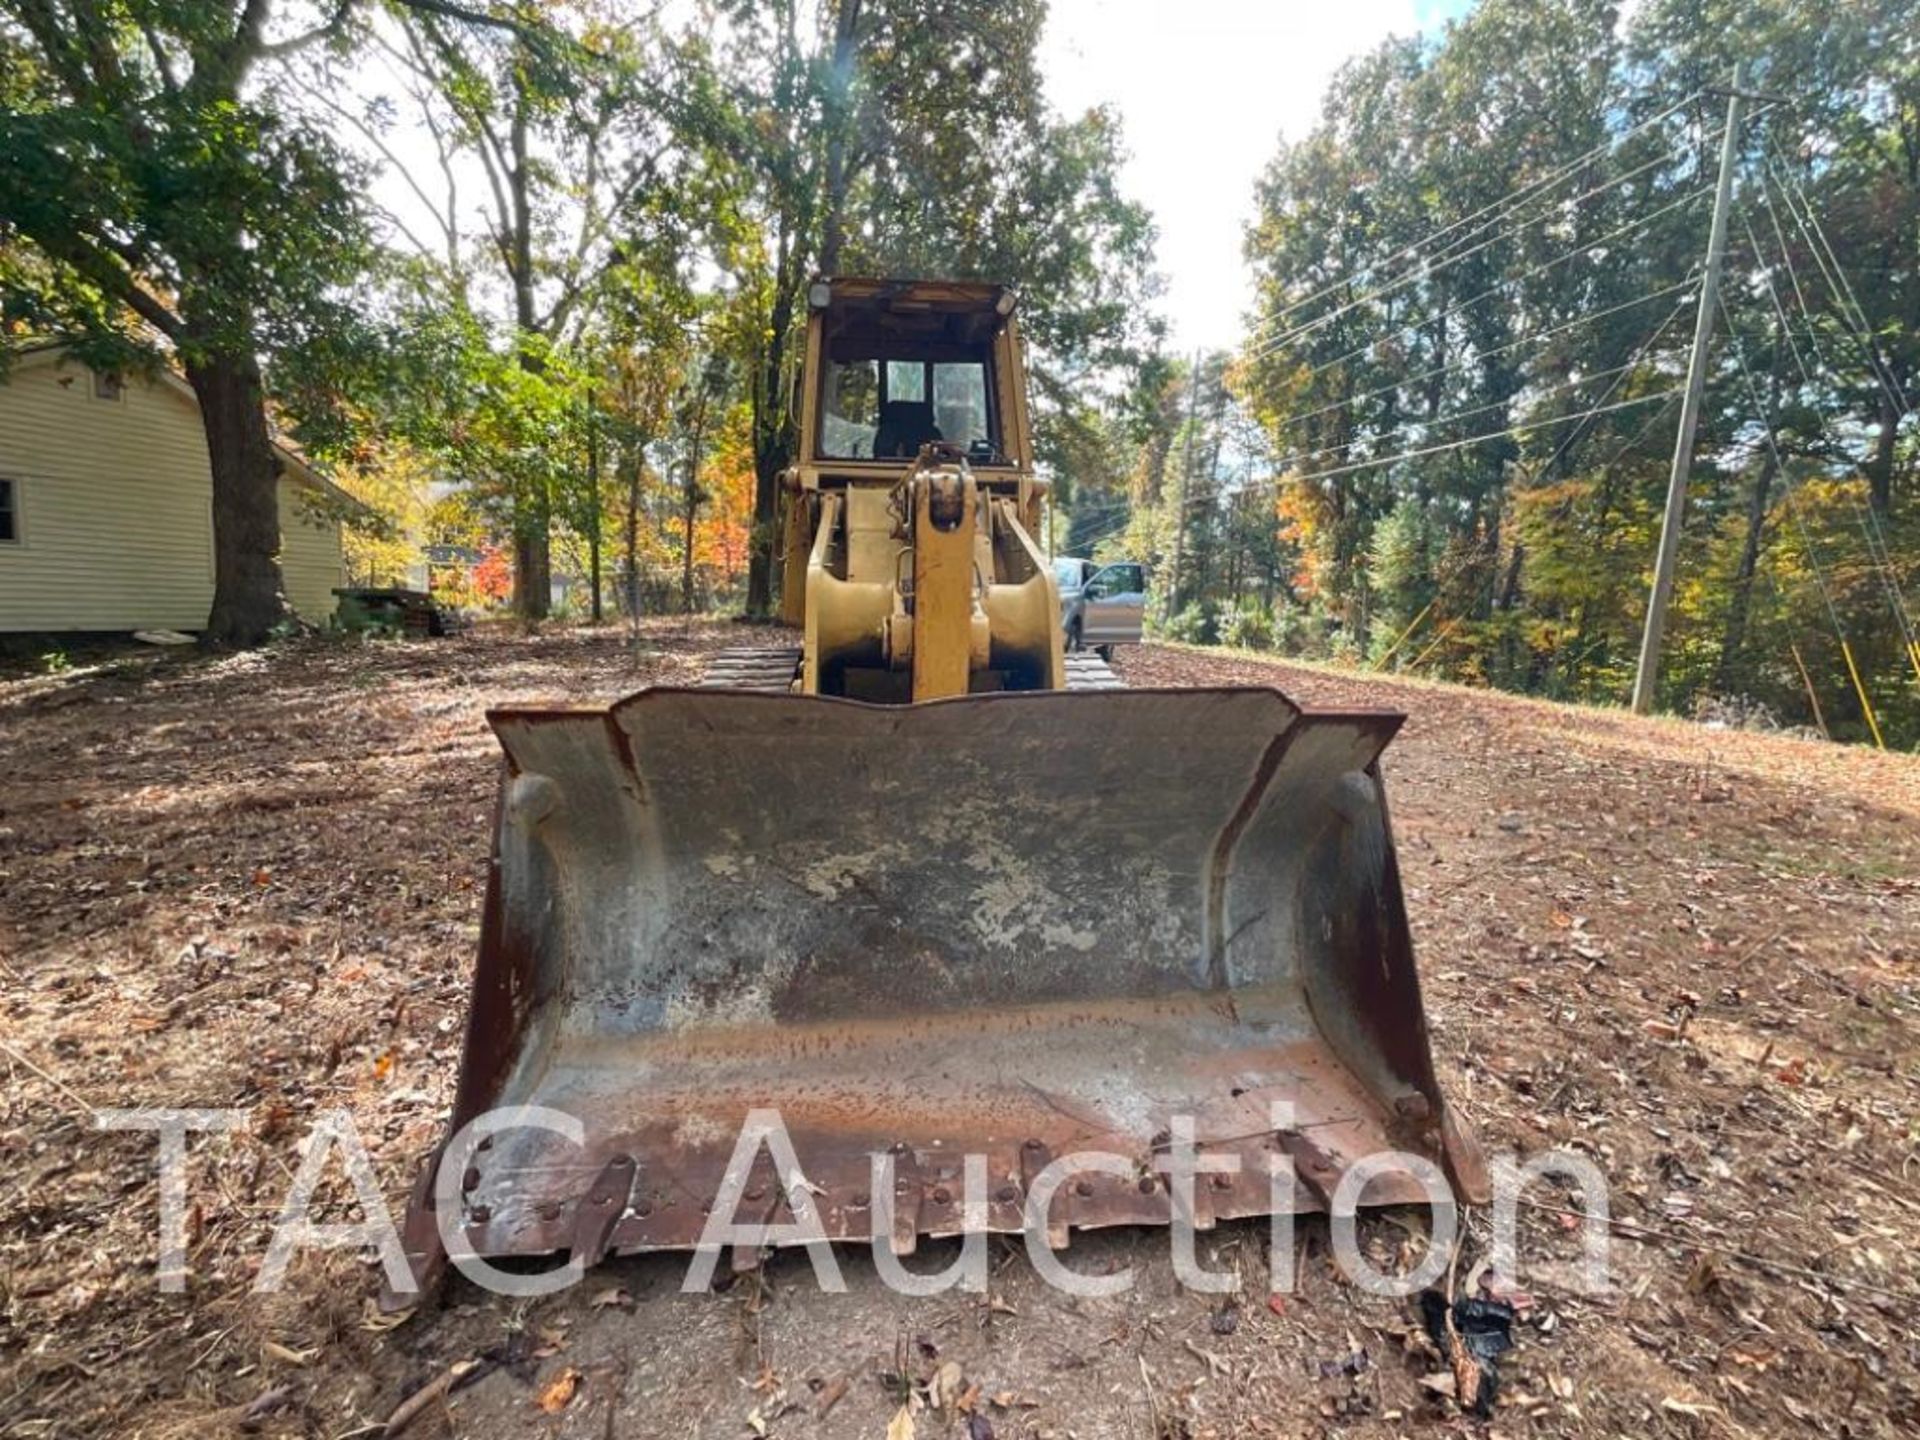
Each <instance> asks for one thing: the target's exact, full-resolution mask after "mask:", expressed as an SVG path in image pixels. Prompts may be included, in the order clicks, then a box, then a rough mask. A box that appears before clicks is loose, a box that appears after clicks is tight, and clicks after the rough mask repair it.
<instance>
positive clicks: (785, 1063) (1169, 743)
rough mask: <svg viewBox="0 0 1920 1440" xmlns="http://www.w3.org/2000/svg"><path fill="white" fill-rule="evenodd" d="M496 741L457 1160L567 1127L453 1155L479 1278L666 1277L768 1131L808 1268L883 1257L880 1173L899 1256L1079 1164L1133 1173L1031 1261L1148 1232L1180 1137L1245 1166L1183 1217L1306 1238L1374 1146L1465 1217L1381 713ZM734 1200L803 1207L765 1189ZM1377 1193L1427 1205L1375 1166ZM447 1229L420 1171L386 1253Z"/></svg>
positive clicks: (919, 717)
mask: <svg viewBox="0 0 1920 1440" xmlns="http://www.w3.org/2000/svg"><path fill="white" fill-rule="evenodd" d="M490 718H491V720H492V723H493V726H494V729H495V730H496V731H497V733H498V735H499V737H500V740H501V743H502V744H503V746H504V747H505V749H506V753H507V765H506V769H505V772H504V776H503V781H502V789H501V803H500V807H499V814H498V820H497V831H496V842H495V845H496V848H495V858H494V865H493V869H492V874H491V877H490V881H489V885H488V892H487V900H486V914H485V922H484V931H483V938H482V941H481V951H480V958H479V965H478V969H477V972H476V974H475V977H474V991H473V1002H472V1010H471V1014H470V1020H469V1029H468V1034H467V1040H466V1049H465V1054H464V1056H463V1059H462V1063H461V1074H460V1077H459V1082H458V1090H457V1097H456V1102H455V1109H454V1114H453V1117H452V1122H451V1125H450V1128H449V1134H450V1135H451V1134H453V1133H455V1132H457V1131H458V1130H459V1129H460V1127H462V1126H463V1125H465V1124H466V1123H467V1122H468V1121H469V1120H470V1119H472V1118H473V1117H475V1116H477V1115H480V1114H481V1113H482V1112H485V1111H489V1110H491V1109H495V1108H497V1107H508V1106H519V1105H539V1106H546V1107H550V1108H551V1109H553V1110H557V1111H560V1112H563V1113H564V1114H566V1115H569V1116H571V1117H574V1118H576V1119H577V1120H578V1121H579V1122H580V1124H581V1127H582V1134H583V1137H584V1139H583V1143H582V1144H580V1145H578V1146H576V1145H575V1144H573V1143H572V1142H571V1141H569V1140H567V1139H565V1138H562V1137H560V1136H558V1135H555V1134H551V1133H548V1132H546V1131H543V1130H538V1129H510V1130H507V1131H503V1132H502V1133H500V1134H499V1135H497V1136H495V1137H494V1139H493V1141H492V1142H491V1143H490V1144H488V1145H487V1146H486V1148H483V1149H481V1150H479V1151H478V1152H476V1153H474V1154H473V1156H472V1159H471V1167H470V1168H467V1169H465V1170H464V1173H463V1175H462V1178H461V1190H460V1194H459V1201H458V1203H459V1206H460V1209H461V1213H460V1215H459V1216H458V1217H457V1218H456V1217H450V1223H452V1224H454V1225H456V1226H457V1228H458V1229H459V1231H460V1232H461V1233H462V1234H464V1236H465V1241H466V1243H468V1244H470V1245H471V1246H472V1248H473V1250H474V1251H475V1252H476V1253H477V1254H479V1255H480V1256H483V1257H484V1256H506V1255H532V1254H547V1253H555V1252H567V1251H571V1252H572V1253H573V1254H574V1256H575V1257H576V1258H579V1259H581V1260H582V1261H583V1262H585V1263H592V1262H594V1261H597V1260H598V1259H600V1258H601V1257H602V1256H603V1255H605V1254H607V1253H609V1252H616V1251H617V1252H622V1253H626V1252H636V1251H646V1250H654V1249H663V1248H687V1247H692V1246H693V1245H694V1244H695V1242H696V1241H697V1240H699V1238H700V1236H701V1233H702V1227H703V1224H704V1222H705V1220H706V1213H705V1212H706V1210H707V1209H708V1208H710V1206H711V1202H712V1200H713V1197H714V1196H715V1195H716V1194H717V1193H718V1192H719V1190H720V1185H721V1179H722V1175H723V1172H724V1171H725V1170H726V1167H727V1165H728V1162H729V1159H730V1157H731V1155H732V1153H733V1148H734V1144H735V1141H736V1137H737V1135H738V1133H739V1132H740V1130H741V1127H742V1123H743V1120H744V1119H745V1117H746V1116H747V1114H748V1112H749V1111H750V1110H756V1109H762V1108H766V1107H772V1108H775V1109H777V1110H778V1111H779V1114H780V1118H781V1121H782V1123H783V1124H784V1126H785V1129H786V1131H787V1133H788V1134H789V1135H790V1137H791V1139H792V1142H793V1145H794V1150H795V1153H796V1155H797V1157H798V1160H799V1162H800V1166H801V1168H802V1170H803V1171H804V1173H805V1176H806V1180H807V1182H808V1184H807V1188H808V1189H809V1190H810V1191H811V1193H812V1194H813V1195H814V1197H815V1204H816V1206H817V1211H818V1214H819V1216H820V1219H821V1223H822V1225H823V1226H824V1229H825V1232H826V1234H827V1235H828V1237H829V1238H832V1239H836V1240H849V1241H855V1242H866V1241H868V1240H870V1239H871V1238H873V1230H874V1228H875V1222H874V1218H873V1217H874V1208H873V1205H872V1196H871V1194H870V1190H871V1186H872V1170H871V1164H870V1156H872V1155H873V1154H875V1153H877V1152H891V1153H892V1154H893V1155H895V1156H896V1157H898V1162H899V1169H898V1172H897V1173H898V1176H899V1177H900V1178H899V1192H900V1195H901V1196H902V1197H903V1198H902V1199H901V1200H900V1201H899V1202H898V1208H897V1210H896V1216H895V1223H894V1225H893V1226H892V1227H890V1232H891V1233H889V1234H888V1235H886V1236H883V1237H882V1238H883V1239H884V1240H885V1241H886V1242H887V1243H889V1244H891V1245H893V1247H894V1248H895V1249H896V1250H906V1249H911V1248H912V1244H913V1240H914V1236H915V1235H916V1234H930V1235H939V1234H952V1233H956V1232H958V1231H959V1230H960V1229H961V1228H962V1226H963V1220H964V1218H965V1217H964V1215H963V1211H962V1207H961V1200H962V1196H961V1194H960V1190H959V1185H958V1183H957V1180H956V1177H957V1176H959V1175H960V1174H961V1159H962V1157H963V1156H967V1155H984V1156H986V1157H987V1161H988V1167H989V1168H988V1174H989V1177H990V1183H989V1195H990V1199H991V1204H990V1206H989V1208H988V1211H987V1214H986V1225H985V1228H987V1229H991V1230H1003V1231H1018V1230H1021V1229H1022V1228H1024V1227H1023V1204H1024V1200H1025V1193H1026V1187H1027V1186H1028V1185H1029V1184H1030V1183H1031V1182H1032V1180H1033V1179H1034V1176H1035V1173H1036V1170H1037V1169H1039V1168H1040V1167H1042V1166H1044V1165H1045V1164H1046V1163H1047V1162H1048V1161H1049V1160H1051V1159H1052V1158H1054V1157H1060V1156H1064V1155H1067V1154H1069V1153H1072V1152H1085V1151H1106V1152H1111V1153H1117V1154H1119V1155H1121V1156H1123V1157H1126V1159H1127V1160H1128V1162H1129V1164H1130V1165H1132V1166H1133V1167H1135V1168H1134V1171H1133V1173H1131V1174H1129V1175H1124V1176H1123V1175H1116V1174H1111V1173H1106V1172H1097V1173H1089V1174H1086V1175H1085V1176H1084V1177H1083V1178H1082V1179H1081V1180H1080V1181H1078V1182H1076V1183H1074V1184H1071V1185H1067V1186H1065V1187H1063V1188H1061V1189H1060V1190H1059V1191H1058V1193H1057V1195H1056V1197H1055V1199H1054V1202H1053V1204H1052V1207H1051V1209H1050V1211H1048V1213H1047V1215H1046V1216H1045V1224H1046V1228H1047V1232H1048V1237H1049V1239H1050V1240H1051V1241H1052V1242H1053V1243H1055V1244H1064V1243H1066V1242H1067V1238H1068V1235H1069V1232H1070V1231H1071V1230H1072V1229H1073V1228H1076V1227H1081V1228H1085V1227H1096V1226H1108V1225H1126V1224H1164V1223H1166V1222H1167V1221H1168V1219H1169V1216H1170V1201H1169V1194H1168V1189H1167V1186H1166V1184H1165V1183H1164V1180H1163V1179H1161V1178H1159V1177H1158V1175H1157V1170H1158V1168H1159V1165H1160V1161H1161V1159H1162V1158H1163V1156H1164V1155H1165V1153H1166V1149H1167V1145H1168V1136H1169V1132H1170V1129H1171V1127H1172V1126H1173V1125H1174V1123H1175V1119H1176V1117H1179V1116H1190V1117H1192V1121H1193V1126H1194V1131H1193V1133H1194V1134H1195V1136H1196V1137H1197V1140H1198V1143H1199V1147H1200V1150H1201V1153H1202V1154H1203V1155H1208V1156H1211V1155H1214V1154H1218V1153H1231V1154H1235V1155H1237V1156H1239V1157H1240V1158H1241V1160H1242V1162H1243V1167H1244V1168H1243V1171H1242V1174H1241V1175H1240V1176H1238V1177H1234V1176H1226V1177H1221V1179H1222V1180H1224V1181H1225V1183H1224V1184H1222V1183H1220V1182H1219V1181H1215V1182H1213V1183H1209V1182H1208V1181H1207V1180H1206V1179H1204V1178H1203V1179H1202V1182H1201V1184H1202V1189H1201V1190H1200V1192H1199V1200H1198V1202H1197V1212H1198V1213H1197V1215H1196V1218H1197V1220H1198V1221H1199V1223H1200V1224H1201V1225H1202V1226H1204V1225H1206V1224H1208V1223H1210V1222H1211V1221H1213V1220H1217V1219H1226V1218H1233V1217H1238V1216H1246V1215H1256V1214H1263V1213H1267V1212H1269V1211H1271V1210H1273V1209H1275V1208H1276V1207H1284V1208H1289V1209H1293V1210H1299V1211H1309V1210H1320V1209H1325V1208H1327V1205H1328V1201H1329V1197H1330V1195H1331V1194H1332V1193H1333V1192H1334V1190H1335V1188H1336V1187H1337V1185H1338V1182H1339V1179H1340V1176H1341V1174H1342V1173H1343V1172H1344V1170H1345V1169H1346V1168H1347V1167H1348V1166H1350V1165H1351V1164H1353V1163H1354V1162H1355V1161H1356V1160H1358V1159H1359V1158H1360V1157H1363V1156H1366V1155H1369V1154H1372V1153H1374V1152H1378V1151H1388V1150H1392V1151H1402V1152H1412V1153H1414V1154H1417V1155H1419V1156H1421V1157H1423V1158H1425V1159H1428V1160H1431V1161H1433V1162H1436V1163H1437V1164H1439V1165H1440V1166H1441V1167H1443V1169H1444V1170H1445V1171H1446V1172H1447V1173H1448V1176H1449V1178H1450V1179H1451V1180H1452V1182H1453V1185H1454V1190H1455V1193H1456V1194H1458V1195H1460V1196H1461V1198H1463V1199H1467V1200H1470V1201H1483V1200H1484V1199H1485V1191H1486V1176H1485V1170H1484V1165H1483V1164H1482V1163H1481V1161H1480V1160H1479V1158H1478V1155H1477V1151H1476V1149H1475V1147H1474V1144H1473V1142H1472V1140H1471V1138H1470V1136H1469V1134H1468V1132H1467V1131H1466V1129H1465V1128H1464V1127H1463V1126H1461V1125H1460V1124H1458V1123H1456V1121H1455V1119H1454V1117H1453V1115H1452V1114H1451V1112H1449V1110H1448V1108H1447V1106H1446V1103H1445V1101H1444V1099H1443V1097H1442V1096H1441V1094H1440V1091H1439V1088H1438V1085H1437V1084H1436V1081H1435V1078H1434V1070H1433V1062H1432V1057H1431V1054H1430V1051H1429V1047H1428V1040H1427V1029H1426V1023H1425V1019H1424V1015H1423V1012H1422V1009H1421V1002H1420V991H1419V986H1418V983H1417V980H1416V977H1415V974H1414V966H1413V957H1412V951H1411V948H1410V943H1409V936H1408V930H1407V920H1406V914H1405V910H1404V907H1403V904H1402V900H1401V891H1400V881H1399V876H1398V872H1397V869H1396V864H1395V858H1394V850H1393V843H1392V839H1391V833H1390V830H1389V828H1388V822H1387V813H1386V807H1385V803H1384V798H1383V796H1382V793H1381V787H1380V771H1379V766H1378V761H1379V757H1380V753H1381V750H1382V749H1383V747H1384V746H1385V745H1386V744H1387V741H1388V740H1389V738H1390V737H1391V736H1392V735H1393V733H1394V732H1395V730H1396V729H1397V728H1398V727H1399V724H1400V720H1401V718H1402V717H1400V716H1398V715H1396V714H1392V713H1389V712H1384V711H1369V710H1351V711H1349V710H1341V711H1322V710H1303V709H1301V708H1300V707H1298V706H1296V705H1294V704H1292V703H1291V702H1290V701H1288V700H1287V699H1286V698H1285V697H1284V696H1282V695H1281V694H1279V693H1278V692H1277V691H1273V690H1269V689H1253V688H1247V689H1215V690H1177V691H1174V690H1113V691H1102V692H1091V693H1075V692H1062V691H1053V692H1036V693H1028V694H998V695H978V696H965V697H959V698H954V699H949V700H940V701H935V702H932V703H928V704H921V705H910V706H899V705H894V706H880V705H867V704H861V703H858V702H854V701H848V700H842V699H833V698H821V697H815V696H804V695H770V694H755V693H745V692H728V691H722V690H697V691H696V690H678V689H651V690H645V691H642V692H640V693H639V694H636V695H634V696H632V697H630V698H628V699H626V700H623V701H621V702H619V703H617V704H615V705H612V706H611V707H607V708H593V709H577V708H576V709H546V708H509V709H503V710H497V711H495V712H493V713H492V715H491V717H490ZM1276 1101H1285V1102H1288V1103H1289V1104H1290V1105H1291V1106H1292V1107H1293V1108H1292V1114H1291V1118H1290V1123H1287V1124H1285V1125H1282V1126H1279V1127H1276V1125H1275V1122H1274V1118H1273V1116H1274V1112H1273V1109H1272V1106H1273V1104H1274V1102H1276ZM761 1159H762V1161H766V1159H767V1157H766V1155H765V1154H764V1153H763V1154H762V1156H761ZM1269 1173H1274V1174H1278V1175H1280V1176H1281V1177H1282V1179H1281V1180H1279V1181H1275V1182H1274V1183H1272V1184H1271V1185H1270V1184H1269V1182H1268V1180H1267V1179H1266V1178H1265V1177H1266V1176H1267V1175H1268V1174H1269ZM441 1193H442V1194H443V1195H444V1194H446V1193H447V1192H446V1191H442V1192H441ZM745 1195H746V1199H747V1200H748V1201H749V1202H752V1204H759V1205H761V1206H762V1207H763V1209H764V1214H765V1218H766V1221H767V1223H775V1222H776V1221H777V1220H778V1219H779V1218H780V1217H788V1218H790V1216H789V1211H788V1209H786V1208H784V1206H785V1201H784V1200H783V1197H782V1191H781V1187H780V1186H779V1185H778V1184H770V1185H764V1186H761V1187H759V1188H755V1187H752V1186H749V1187H748V1188H747V1189H746V1191H745ZM1364 1198H1365V1203H1367V1204H1385V1203H1397V1202H1402V1201H1418V1200H1422V1199H1424V1198H1425V1197H1424V1192H1422V1191H1420V1190H1418V1189H1416V1188H1415V1185H1414V1182H1413V1179H1412V1177H1411V1175H1410V1174H1408V1173H1407V1172H1406V1171H1405V1170H1404V1169H1401V1168H1392V1167H1390V1168H1388V1169H1387V1170H1386V1171H1384V1172H1383V1173H1382V1174H1380V1175H1378V1176H1376V1177H1375V1178H1374V1179H1373V1180H1372V1181H1371V1182H1370V1183H1369V1185H1368V1186H1367V1188H1366V1191H1365V1197H1364ZM442 1203H445V1202H444V1201H443V1202H442ZM434 1204H435V1201H434V1196H433V1193H432V1191H431V1189H430V1187H429V1186H427V1185H426V1184H424V1183H423V1185H422V1187H421V1188H420V1190H419V1191H417V1192H416V1195H415V1198H414V1201H413V1204H412V1206H411V1209H410V1213H409V1220H408V1225H407V1228H406V1231H405V1237H406V1245H407V1248H408V1250H409V1254H410V1257H411V1259H412V1260H413V1262H414V1264H415V1267H416V1270H417V1271H420V1272H422V1273H424V1272H426V1271H427V1270H429V1269H430V1268H432V1267H434V1266H436V1265H437V1264H438V1262H439V1260H440V1259H441V1258H442V1257H441V1256H440V1254H439V1253H438V1247H437V1246H436V1244H435V1241H434V1239H433V1234H434V1229H435V1226H434V1220H435V1215H434ZM748 1208H751V1206H749V1207H748ZM741 1214H742V1217H743V1218H750V1219H754V1220H756V1221H757V1220H759V1219H761V1216H760V1215H758V1214H756V1215H753V1216H748V1215H747V1214H746V1211H744V1210H743V1211H742V1212H741ZM976 1219H977V1216H976ZM973 1228H980V1227H979V1226H978V1225H977V1224H976V1225H975V1226H974V1227H973ZM742 1263H750V1262H742Z"/></svg>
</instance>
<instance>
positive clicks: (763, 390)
mask: <svg viewBox="0 0 1920 1440" xmlns="http://www.w3.org/2000/svg"><path fill="white" fill-rule="evenodd" d="M786 238H787V237H784V236H783V237H782V239H783V240H785V239H786ZM796 268H797V266H796V262H795V260H794V259H793V257H792V255H791V252H788V254H787V256H786V258H785V259H783V261H782V264H781V265H780V268H779V270H778V271H777V272H776V276H775V282H774V283H775V291H774V298H773V313H772V315H771V316H769V318H768V326H767V328H768V330H769V332H770V335H769V338H768V340H767V353H766V357H765V363H764V365H763V366H762V369H761V374H760V383H759V384H758V385H756V386H755V387H754V396H753V412H754V413H753V535H752V541H751V543H752V547H753V548H752V550H751V552H750V554H749V558H748V560H747V615H748V618H750V619H754V620H765V619H767V618H768V617H769V616H771V615H772V614H773V550H774V546H775V545H776V544H777V543H779V531H780V472H781V471H782V470H785V469H786V468H787V462H788V461H789V460H790V459H791V458H792V437H791V435H790V433H789V432H790V430H791V427H792V416H791V414H790V413H789V412H790V410H791V408H792V407H791V406H790V405H789V404H788V401H787V396H786V393H785V387H786V368H787V363H786V362H787V342H788V337H789V332H790V331H791V330H792V329H793V309H794V305H795V303H796V301H797V296H798V291H799V286H800V282H799V281H798V280H797V279H796V278H795V271H796Z"/></svg>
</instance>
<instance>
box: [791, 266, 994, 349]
mask: <svg viewBox="0 0 1920 1440" xmlns="http://www.w3.org/2000/svg"><path fill="white" fill-rule="evenodd" d="M807 303H808V304H809V305H811V306H812V307H813V308H814V309H815V310H823V311H825V312H826V321H827V333H828V335H829V336H830V337H831V342H832V343H831V350H832V353H834V356H835V358H836V359H840V358H844V357H845V355H846V354H850V353H852V351H853V349H856V348H857V349H867V350H869V353H871V348H878V349H880V350H885V349H886V348H888V347H889V346H890V345H891V344H899V343H902V342H904V343H908V344H917V345H925V344H927V343H929V342H931V343H933V344H936V345H938V344H941V343H943V342H944V343H945V344H948V345H959V346H977V345H980V344H983V343H985V342H986V341H987V340H989V339H991V338H992V337H993V335H994V333H995V332H996V331H997V330H999V328H1000V326H1001V325H1002V324H1003V323H1004V321H1005V319H1006V317H1007V316H1009V315H1011V314H1012V313H1013V307H1014V294H1013V291H1012V290H1010V289H1008V288H1007V287H1006V286H1005V285H997V284H994V283H992V282H991V281H984V280H906V279H891V280H888V279H873V278H866V277H858V276H835V277H831V278H822V279H817V280H815V281H814V282H813V283H812V284H811V285H810V286H809V287H808V290H807Z"/></svg>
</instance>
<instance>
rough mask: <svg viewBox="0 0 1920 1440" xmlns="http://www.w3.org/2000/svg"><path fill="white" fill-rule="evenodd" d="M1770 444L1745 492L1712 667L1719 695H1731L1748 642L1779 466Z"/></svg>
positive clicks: (1715, 686)
mask: <svg viewBox="0 0 1920 1440" xmlns="http://www.w3.org/2000/svg"><path fill="white" fill-rule="evenodd" d="M1773 456H1774V451H1773V447H1772V446H1771V445H1770V446H1768V447H1767V452H1766V454H1765V456H1764V457H1762V459H1761V462H1760V469H1759V472H1758V473H1757V474H1756V475H1755V476H1754V480H1753V488H1752V489H1751V490H1749V491H1748V492H1747V533H1746V538H1745V540H1744V541H1743V542H1742V543H1741V546H1740V564H1739V566H1738V567H1737V568H1736V569H1735V571H1734V574H1733V593H1732V594H1731V595H1729V596H1728V597H1727V628H1726V630H1725V631H1724V632H1723V633H1722V634H1721V636H1720V663H1719V664H1718V665H1716V666H1715V667H1714V672H1713V687H1714V689H1716V690H1718V691H1719V692H1720V693H1721V694H1722V695H1730V694H1732V693H1733V689H1734V684H1733V667H1734V662H1735V661H1736V660H1738V659H1739V658H1740V650H1741V647H1742V646H1744V645H1745V644H1746V642H1747V617H1748V615H1749V613H1750V612H1751V610H1752V608H1753V577H1754V573H1755V572H1756V571H1757V570H1758V569H1759V568H1760V539H1761V536H1762V534H1763V533H1764V532H1765V530H1766V525H1767V506H1768V501H1769V499H1770V497H1771V494H1772V491H1773V481H1774V477H1775V476H1776V475H1777V474H1778V473H1779V467H1778V466H1777V465H1775V463H1774V459H1773Z"/></svg>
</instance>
